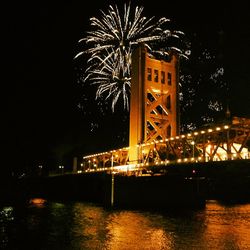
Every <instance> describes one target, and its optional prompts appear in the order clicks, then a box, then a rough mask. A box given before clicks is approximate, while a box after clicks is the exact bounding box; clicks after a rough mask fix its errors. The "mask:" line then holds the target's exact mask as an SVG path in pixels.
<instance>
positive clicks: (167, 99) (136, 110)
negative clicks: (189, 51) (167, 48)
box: [129, 45, 180, 164]
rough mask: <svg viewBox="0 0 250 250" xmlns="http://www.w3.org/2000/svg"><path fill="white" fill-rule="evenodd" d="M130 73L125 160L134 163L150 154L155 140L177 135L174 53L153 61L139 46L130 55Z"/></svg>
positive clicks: (176, 91) (163, 139) (176, 81)
mask: <svg viewBox="0 0 250 250" xmlns="http://www.w3.org/2000/svg"><path fill="white" fill-rule="evenodd" d="M131 76H132V79H131V99H130V127H129V129H130V131H129V162H130V164H133V163H135V164H136V163H141V162H143V161H145V158H146V157H148V156H149V155H150V154H153V153H154V152H153V151H152V150H153V149H152V145H153V144H154V143H155V142H156V141H157V142H158V143H159V141H160V142H163V141H165V139H166V138H170V137H174V136H176V135H178V134H179V123H180V121H179V101H178V100H179V96H178V95H179V87H178V84H179V58H178V55H176V54H175V53H172V54H171V55H170V56H169V60H168V61H163V60H157V59H156V58H152V57H150V56H149V54H148V53H147V51H146V48H145V46H143V45H141V46H139V47H138V48H137V49H136V50H135V51H134V52H133V54H132V73H131ZM141 145H143V149H142V147H141ZM145 145H148V146H145Z"/></svg>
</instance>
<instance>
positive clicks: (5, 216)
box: [0, 199, 250, 250]
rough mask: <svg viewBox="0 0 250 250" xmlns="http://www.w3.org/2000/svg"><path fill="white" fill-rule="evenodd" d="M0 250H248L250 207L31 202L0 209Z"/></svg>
mask: <svg viewBox="0 0 250 250" xmlns="http://www.w3.org/2000/svg"><path fill="white" fill-rule="evenodd" d="M0 240H1V241H0V249H25V250H26V249H27V250H28V249H32V250H39V249H45V250H47V249H49V250H50V249H51V250H54V249H60V250H63V249H77V250H78V249H79V250H80V249H86V250H88V249H89V250H93V249H97V250H98V249H114V250H123V249H124V250H130V249H131V250H134V249H135V250H136V249H143V250H144V249H148V250H154V249H155V250H158V249H184V250H188V249H199V250H203V249H216V250H220V249H225V250H233V249H240V250H241V249H250V204H249V203H248V204H221V203H219V202H217V201H212V200H210V201H207V203H206V206H205V208H203V209H200V210H188V211H184V210H181V209H180V210H177V211H166V210H164V211H162V210H157V209H155V210H151V211H147V210H128V209H113V210H112V209H106V208H104V207H102V206H98V205H96V204H91V203H84V202H70V203H64V202H55V201H46V200H43V199H33V200H31V202H30V203H28V204H23V205H18V206H17V205H15V206H2V207H1V208H0Z"/></svg>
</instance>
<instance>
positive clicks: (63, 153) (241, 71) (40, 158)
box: [1, 0, 250, 170]
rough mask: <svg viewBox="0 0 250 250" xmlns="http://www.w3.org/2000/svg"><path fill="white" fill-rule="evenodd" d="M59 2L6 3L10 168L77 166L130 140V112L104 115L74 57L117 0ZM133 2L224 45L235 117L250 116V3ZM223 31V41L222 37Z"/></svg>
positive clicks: (5, 165)
mask: <svg viewBox="0 0 250 250" xmlns="http://www.w3.org/2000/svg"><path fill="white" fill-rule="evenodd" d="M51 2H52V1H39V3H37V1H34V3H32V4H28V3H15V4H14V3H13V2H12V3H9V4H7V5H5V7H4V8H2V16H3V17H4V22H2V24H4V27H3V29H2V36H1V37H2V38H1V39H2V41H3V42H4V46H3V47H2V55H3V57H2V62H3V64H4V65H3V68H2V69H3V74H2V75H1V83H2V85H1V86H2V91H1V96H2V99H3V100H4V102H3V103H4V105H3V116H2V123H3V124H4V128H3V129H2V142H3V143H2V144H3V147H4V151H3V152H4V154H3V155H4V157H3V161H2V163H1V164H2V166H1V167H3V168H4V169H19V170H22V169H24V168H25V169H26V168H33V167H34V168H35V167H36V166H38V165H39V164H42V165H46V164H48V165H50V166H52V167H53V164H54V165H56V164H71V159H72V157H73V156H74V155H81V154H83V155H84V154H86V153H91V152H96V151H97V152H100V151H104V150H107V149H112V148H116V147H121V146H126V143H127V141H126V140H125V141H124V139H123V137H124V136H126V133H127V125H126V123H125V121H126V119H125V118H126V115H127V113H126V112H124V111H122V109H121V108H117V112H118V113H115V114H112V113H111V111H106V116H105V117H103V116H102V115H101V114H99V113H100V111H99V109H98V107H97V105H96V104H95V101H94V98H95V96H94V91H92V92H91V91H90V93H84V92H83V90H82V88H81V85H80V84H79V83H77V76H76V71H75V63H74V60H73V57H74V56H75V55H76V53H77V52H78V50H79V47H78V43H77V42H78V40H79V39H80V38H82V37H84V36H85V32H86V31H87V30H89V18H90V17H92V16H98V15H99V14H100V12H99V9H103V10H106V9H107V7H108V5H109V4H113V3H114V1H111V2H108V1H103V2H101V1H92V2H93V4H92V5H90V4H88V6H87V5H86V1H83V0H82V1H67V3H51ZM120 2H121V1H120ZM132 2H133V4H135V3H137V5H140V6H141V5H143V6H144V7H145V9H144V15H145V16H148V17H149V16H156V17H158V18H159V17H161V16H165V17H167V18H170V19H171V20H172V22H173V23H174V24H175V25H176V26H177V27H178V28H179V29H180V30H182V31H184V32H185V33H186V34H189V35H191V34H197V36H198V39H201V40H202V41H203V42H204V44H206V45H208V46H215V47H216V46H220V47H221V48H222V51H223V62H224V63H225V70H226V73H227V80H228V82H229V85H230V88H231V90H230V93H231V96H230V101H231V104H230V105H231V110H232V112H233V114H235V115H239V116H241V115H242V116H248V117H249V116H250V110H249V107H250V97H249V92H250V91H249V90H250V87H249V84H250V76H249V67H250V62H249V58H250V52H249V51H250V27H249V24H248V23H249V22H248V21H249V20H248V19H249V13H248V8H247V6H244V5H242V4H240V1H233V3H231V2H230V1H226V4H222V3H220V4H219V5H218V2H219V1H217V2H216V1H215V2H214V3H213V2H211V1H206V2H207V4H206V3H204V2H203V1H200V2H199V4H198V5H197V1H193V2H194V3H193V4H192V3H189V1H185V2H186V3H185V4H182V3H181V2H177V1H174V2H176V3H170V1H166V0H165V1H162V0H154V1H152V3H143V2H144V1H132ZM171 2H173V1H171ZM208 3H209V4H208ZM152 4H153V6H152ZM3 34H4V35H3ZM219 34H220V35H221V37H222V38H223V41H222V42H219V40H218V39H217V37H218V36H219ZM83 96H85V97H87V98H88V99H89V101H88V107H86V106H85V112H86V109H87V110H88V112H87V115H86V113H84V110H81V109H79V108H78V107H77V105H78V103H79V101H80V100H81V98H82V97H83ZM85 104H86V102H85ZM122 112H124V116H125V118H124V119H121V117H122V116H123V115H121V113H122ZM69 159H70V160H69ZM64 161H66V162H65V163H64Z"/></svg>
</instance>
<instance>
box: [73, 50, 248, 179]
mask: <svg viewBox="0 0 250 250" xmlns="http://www.w3.org/2000/svg"><path fill="white" fill-rule="evenodd" d="M178 72H179V58H178V55H176V54H172V55H170V57H169V60H168V61H162V60H157V59H155V58H152V57H150V56H149V55H148V53H147V51H146V49H145V48H144V47H143V46H140V47H139V48H138V49H137V50H136V51H135V52H134V53H133V55H132V80H131V100H130V134H129V146H128V147H125V148H121V149H114V150H111V151H108V152H102V153H96V154H92V155H88V156H84V157H83V159H82V162H81V169H80V170H78V172H95V171H108V172H110V171H111V172H113V173H123V174H125V175H126V174H128V175H130V174H137V175H140V174H141V173H145V172H149V170H150V168H151V167H152V166H158V167H159V169H160V167H161V166H162V167H164V168H166V166H168V165H171V164H172V165H173V164H181V163H204V162H214V161H233V160H239V159H240V160H247V159H250V153H249V149H250V119H247V118H241V117H233V118H232V119H230V120H229V119H227V122H224V123H221V124H216V125H213V126H211V127H206V126H204V127H202V128H200V129H199V130H196V131H193V132H192V133H188V134H180V133H179V127H180V125H179V123H180V121H179V120H180V118H179V116H180V111H179V101H178V100H179V98H178V96H179V88H178V83H179V79H178V76H179V73H178Z"/></svg>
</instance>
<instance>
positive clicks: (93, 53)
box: [75, 4, 183, 111]
mask: <svg viewBox="0 0 250 250" xmlns="http://www.w3.org/2000/svg"><path fill="white" fill-rule="evenodd" d="M142 12H143V7H138V6H137V7H136V8H135V10H134V13H133V12H132V11H131V6H130V4H128V5H126V4H124V12H123V15H122V16H121V15H120V12H119V9H118V7H117V6H116V5H115V6H114V7H113V6H109V9H108V11H107V13H105V12H104V11H101V18H100V19H98V18H96V17H92V18H90V22H91V26H92V27H93V30H92V31H89V32H87V36H86V37H85V38H83V39H81V40H79V42H80V43H81V42H83V43H84V44H85V45H87V47H88V48H87V49H84V50H83V51H81V52H80V53H78V54H77V55H76V56H75V58H77V57H79V56H81V55H83V54H87V55H88V56H89V60H88V62H87V63H88V65H89V66H88V68H87V69H86V70H85V76H84V82H87V81H88V82H89V83H91V84H97V85H98V88H97V92H96V98H99V97H101V96H103V95H105V94H106V98H111V99H112V110H113V111H114V107H115V104H116V103H117V101H118V99H119V98H120V97H122V98H123V103H124V108H127V109H128V107H129V102H128V99H129V98H128V95H129V91H130V85H131V82H130V80H131V76H130V73H131V53H132V51H133V49H134V48H135V47H136V46H137V45H138V44H139V43H144V44H145V46H146V47H147V50H148V52H149V53H150V54H152V55H156V54H158V55H161V56H168V55H169V52H170V50H175V51H176V52H177V53H179V54H180V55H183V54H182V51H181V50H179V49H178V48H176V47H170V46H168V43H167V42H168V39H169V38H170V37H174V38H180V36H182V35H183V32H181V31H170V30H169V29H167V28H166V27H165V26H166V24H168V23H169V22H170V20H169V19H167V18H165V17H163V18H160V19H159V20H158V21H156V22H155V21H154V19H155V18H154V17H151V18H149V19H148V18H146V17H144V16H143V15H142ZM159 44H160V47H159Z"/></svg>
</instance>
